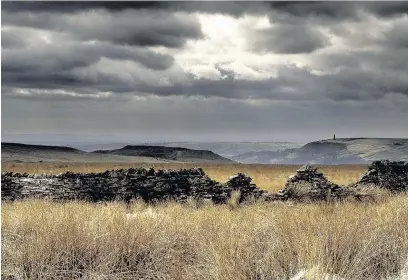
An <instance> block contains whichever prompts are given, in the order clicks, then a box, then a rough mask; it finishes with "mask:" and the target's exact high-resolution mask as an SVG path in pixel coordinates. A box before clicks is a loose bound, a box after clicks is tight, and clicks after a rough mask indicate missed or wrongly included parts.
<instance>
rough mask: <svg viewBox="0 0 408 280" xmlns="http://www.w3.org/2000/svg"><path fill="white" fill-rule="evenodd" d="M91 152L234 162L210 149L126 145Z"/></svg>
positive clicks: (167, 158) (190, 160)
mask: <svg viewBox="0 0 408 280" xmlns="http://www.w3.org/2000/svg"><path fill="white" fill-rule="evenodd" d="M92 153H96V154H110V155H122V156H143V157H151V158H157V159H165V160H172V161H181V162H217V163H220V162H222V163H234V161H232V160H230V159H227V158H225V157H222V156H220V155H218V154H216V153H214V152H212V151H207V150H193V149H187V148H180V147H163V146H146V145H127V146H125V147H123V148H120V149H114V150H98V151H94V152H92Z"/></svg>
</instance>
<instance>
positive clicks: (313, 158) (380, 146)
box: [232, 137, 408, 164]
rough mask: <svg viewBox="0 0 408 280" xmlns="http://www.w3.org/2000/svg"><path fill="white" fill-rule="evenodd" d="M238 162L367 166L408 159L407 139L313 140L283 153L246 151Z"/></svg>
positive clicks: (238, 158)
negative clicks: (384, 160)
mask: <svg viewBox="0 0 408 280" xmlns="http://www.w3.org/2000/svg"><path fill="white" fill-rule="evenodd" d="M232 159H233V160H235V161H238V162H241V163H264V164H266V163H273V164H306V163H311V164H367V163H371V162H373V161H375V160H382V159H389V160H393V161H398V160H405V161H406V160H408V139H404V138H361V137H360V138H337V139H336V140H333V139H326V140H320V141H314V142H310V143H307V144H306V145H304V146H302V147H300V148H292V149H286V150H283V151H257V152H247V153H243V154H240V155H237V156H234V157H232Z"/></svg>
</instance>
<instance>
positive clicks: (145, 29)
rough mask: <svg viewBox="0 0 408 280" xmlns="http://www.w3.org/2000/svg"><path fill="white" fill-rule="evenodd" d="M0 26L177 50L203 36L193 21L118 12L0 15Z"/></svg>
mask: <svg viewBox="0 0 408 280" xmlns="http://www.w3.org/2000/svg"><path fill="white" fill-rule="evenodd" d="M2 24H3V26H4V25H6V26H7V25H12V26H24V27H32V28H38V29H45V30H54V31H58V32H65V33H68V34H70V35H71V36H73V37H77V38H78V39H79V40H99V41H108V42H112V43H117V44H125V45H133V46H166V47H174V48H176V47H181V46H182V45H183V44H184V43H185V42H186V40H188V39H198V38H201V37H202V36H203V34H202V31H201V26H200V25H199V23H198V21H197V19H196V18H195V17H194V16H190V15H187V14H186V15H175V14H173V13H168V12H164V11H152V12H146V11H143V10H137V11H129V10H125V11H119V12H112V13H109V12H103V11H94V12H88V13H83V12H82V13H81V12H77V13H72V14H59V13H50V12H43V11H41V12H38V13H37V14H32V13H30V12H28V11H18V12H9V11H5V12H3V11H2Z"/></svg>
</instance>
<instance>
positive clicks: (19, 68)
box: [2, 2, 408, 101]
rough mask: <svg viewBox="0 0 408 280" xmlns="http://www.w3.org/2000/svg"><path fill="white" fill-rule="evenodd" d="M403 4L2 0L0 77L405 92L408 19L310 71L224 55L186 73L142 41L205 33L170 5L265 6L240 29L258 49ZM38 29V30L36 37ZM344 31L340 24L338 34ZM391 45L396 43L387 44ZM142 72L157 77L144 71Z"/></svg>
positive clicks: (144, 88)
mask: <svg viewBox="0 0 408 280" xmlns="http://www.w3.org/2000/svg"><path fill="white" fill-rule="evenodd" d="M265 7H268V9H265ZM381 7H383V9H382V8H381ZM404 7H405V4H403V3H400V2H396V3H394V4H389V5H388V4H387V3H382V4H381V5H379V4H375V3H363V2H352V3H342V2H273V3H255V4H252V3H250V2H220V3H219V2H189V3H186V2H177V3H170V2H169V3H151V4H149V3H137V2H119V3H116V2H115V3H113V2H64V3H61V4H59V3H57V2H39V3H31V2H11V3H10V2H7V4H6V5H5V6H3V9H4V11H2V16H3V19H2V23H3V26H5V27H6V29H4V31H3V30H2V39H3V38H4V39H3V40H4V42H3V46H2V56H3V61H2V74H3V78H2V82H3V85H4V86H5V87H15V88H25V89H30V88H34V89H50V90H58V89H64V88H70V89H73V90H78V91H79V92H82V93H84V94H91V93H92V92H107V91H109V92H113V93H115V94H120V93H133V94H141V95H148V94H151V95H157V96H204V97H207V98H211V97H221V98H228V99H270V100H318V99H327V98H328V99H332V100H338V101H340V100H370V99H380V98H383V97H384V96H386V95H387V94H389V93H400V94H402V95H407V92H408V91H407V88H408V86H407V82H406V81H408V79H406V78H407V77H406V74H405V73H406V72H403V71H405V70H406V63H405V61H406V58H407V51H406V47H407V45H406V43H407V41H406V38H408V36H406V35H407V29H406V26H407V25H404V23H405V22H401V23H399V24H396V25H395V26H394V28H392V29H391V31H389V32H387V33H385V34H383V37H382V38H374V39H372V40H371V41H370V44H373V45H375V46H376V47H377V48H380V49H379V50H375V51H372V50H362V51H359V52H358V51H353V52H347V53H342V51H340V52H338V53H329V54H322V55H321V56H320V57H317V58H316V59H315V61H314V63H315V64H317V65H318V66H321V68H323V69H330V70H333V69H335V70H336V71H332V72H333V73H325V74H324V75H317V74H314V73H312V69H309V68H306V67H303V68H301V67H294V66H282V65H281V66H277V67H276V68H277V75H276V77H273V78H266V79H242V78H238V76H239V75H238V74H237V73H236V72H235V71H233V70H224V69H223V67H222V65H221V64H220V65H218V66H217V67H218V71H219V73H220V74H221V76H224V78H222V79H221V78H220V79H218V80H217V79H215V80H214V79H209V78H196V77H194V75H192V74H191V73H184V72H183V70H182V68H180V67H178V65H175V61H174V58H173V57H171V56H170V55H164V54H160V53H156V52H154V51H152V50H151V49H149V48H146V47H147V46H165V47H171V48H179V49H181V48H182V47H183V46H184V44H185V42H186V41H187V40H188V39H191V40H193V39H194V40H198V39H203V34H202V31H201V26H200V24H199V22H198V19H197V18H196V17H195V16H194V15H192V14H188V13H183V14H178V12H175V11H184V12H186V11H189V12H193V11H200V12H205V13H216V12H220V13H227V14H231V15H234V16H237V17H239V16H240V15H243V14H244V13H259V14H262V13H263V15H264V16H267V17H268V18H269V20H270V22H271V23H272V24H273V26H272V27H269V28H266V29H261V30H250V31H249V32H247V34H245V35H246V36H247V37H246V38H245V39H247V41H248V42H249V44H250V47H251V49H252V50H253V52H254V53H258V52H268V53H274V54H305V55H310V54H311V53H313V52H314V51H316V50H319V49H323V48H326V47H329V46H330V41H329V39H328V38H327V37H326V35H324V34H323V33H322V32H321V31H319V27H322V26H319V25H317V24H316V21H313V20H312V19H311V18H322V19H324V20H325V21H326V23H327V24H326V25H324V26H323V27H325V28H329V29H330V28H331V27H332V26H334V25H335V24H338V23H339V22H342V21H347V20H348V19H351V18H356V17H357V14H358V11H366V12H369V13H373V14H375V15H376V16H379V17H380V16H390V15H393V16H395V15H398V13H399V14H401V13H403V12H404ZM398 8H400V9H401V10H400V11H399V12H398ZM331 21H334V23H333V22H331ZM7 28H9V29H7ZM339 28H340V29H341V28H342V27H339ZM27 30H36V31H38V32H46V33H47V32H48V33H50V34H51V35H50V34H48V33H47V34H46V35H50V36H51V37H52V38H51V42H50V43H47V44H45V43H41V44H39V43H38V42H37V41H35V38H34V39H33V38H29V37H30V36H25V34H24V32H27ZM214 32H216V30H214ZM32 33H33V34H34V31H32ZM340 34H341V33H340ZM54 35H55V36H56V37H55V38H54V37H53V36H54ZM57 35H58V36H57ZM41 36H44V34H38V36H37V37H41ZM347 36H348V35H347V33H346V32H343V37H344V38H343V39H345V40H346V39H347ZM31 37H36V36H34V35H31ZM26 39H27V40H26ZM30 40H34V41H30ZM350 40H355V38H351V39H350ZM362 40H363V41H364V40H366V38H363V39H362ZM366 41H367V40H366ZM362 45H363V44H362ZM17 47H18V48H17ZM390 48H393V50H392V51H389V50H390ZM105 58H106V59H108V60H109V63H111V62H112V61H118V60H120V61H123V62H129V61H130V62H132V63H134V64H137V65H141V66H140V69H139V68H138V71H139V72H137V73H136V74H133V73H132V71H131V70H125V69H123V71H121V70H122V69H117V71H106V69H100V68H98V67H100V66H98V65H97V64H98V63H99V62H101V60H103V59H105ZM173 66H174V67H173ZM105 67H107V66H106V65H105ZM132 67H136V66H132ZM108 68H109V67H108ZM173 68H174V69H173ZM132 69H134V68H132ZM151 70H154V71H153V72H152V71H151ZM166 71H167V72H166ZM169 71H173V72H174V71H176V72H177V74H175V73H173V72H171V73H170V74H172V75H173V76H177V77H180V79H179V80H177V79H176V80H172V79H170V80H171V81H170V83H169V84H164V85H163V84H159V83H158V82H157V81H158V80H159V78H160V77H166V76H167V75H170V74H169ZM254 71H255V70H254ZM255 72H256V71H255ZM144 74H146V75H147V74H148V75H151V76H153V78H152V79H150V80H148V79H146V77H145V75H144ZM170 76H171V75H170ZM20 97H21V98H24V96H19V98H20ZM31 97H32V96H30V98H31ZM73 98H75V96H73Z"/></svg>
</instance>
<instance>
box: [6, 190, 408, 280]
mask: <svg viewBox="0 0 408 280" xmlns="http://www.w3.org/2000/svg"><path fill="white" fill-rule="evenodd" d="M407 220H408V196H405V195H403V196H399V197H393V198H389V200H388V201H386V202H381V203H375V204H363V203H347V202H346V203H341V204H332V205H329V204H297V205H287V204H262V203H258V204H257V203H255V204H251V205H246V206H240V207H238V206H237V207H235V208H231V207H228V206H226V205H221V206H213V205H201V206H197V205H195V204H194V203H191V204H188V205H179V204H175V203H171V202H169V203H164V204H162V205H157V206H155V207H153V208H150V207H149V206H148V205H146V204H144V203H142V202H135V203H134V204H132V205H130V206H126V205H125V204H122V203H117V202H115V203H109V204H107V205H101V204H90V203H85V202H68V203H54V202H47V201H45V200H43V201H39V200H37V201H36V200H29V201H21V202H14V203H3V205H2V225H1V227H2V233H1V235H2V252H1V254H2V274H3V277H6V276H8V275H14V276H16V277H17V278H16V279H27V278H31V279H78V278H81V279H231V280H232V279H290V278H291V277H294V276H295V275H296V274H298V273H301V272H302V270H303V271H304V272H305V274H306V278H293V279H325V278H324V276H326V275H327V274H331V275H338V276H341V277H344V278H345V279H407V278H403V277H404V276H403V275H401V274H402V273H404V271H403V270H404V265H405V264H406V261H407V254H408V223H407ZM307 275H308V276H307ZM406 276H407V275H405V277H406ZM327 279H341V278H327Z"/></svg>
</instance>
